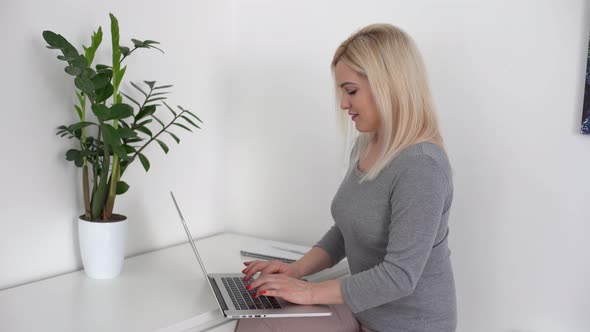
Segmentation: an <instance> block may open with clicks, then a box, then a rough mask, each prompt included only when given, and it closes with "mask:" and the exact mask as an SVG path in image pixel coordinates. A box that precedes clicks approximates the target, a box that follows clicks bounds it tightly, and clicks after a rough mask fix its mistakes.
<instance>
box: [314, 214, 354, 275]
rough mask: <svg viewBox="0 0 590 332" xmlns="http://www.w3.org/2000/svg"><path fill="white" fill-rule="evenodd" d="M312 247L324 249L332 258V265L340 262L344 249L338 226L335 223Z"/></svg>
mask: <svg viewBox="0 0 590 332" xmlns="http://www.w3.org/2000/svg"><path fill="white" fill-rule="evenodd" d="M314 247H320V248H322V249H324V250H325V251H326V252H327V253H328V254H329V255H330V258H332V265H336V264H337V263H338V262H340V261H341V260H342V259H343V258H344V256H345V255H346V254H345V251H344V238H343V237H342V232H341V231H340V228H338V226H336V225H335V224H334V225H333V226H332V228H330V230H328V232H327V233H326V234H325V235H324V237H322V239H321V240H320V241H319V242H318V243H316V244H315V245H314Z"/></svg>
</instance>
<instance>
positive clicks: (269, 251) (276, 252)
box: [240, 239, 349, 282]
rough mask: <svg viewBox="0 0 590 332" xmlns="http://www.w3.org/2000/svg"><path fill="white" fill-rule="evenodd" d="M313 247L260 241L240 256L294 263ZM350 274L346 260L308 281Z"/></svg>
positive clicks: (243, 251)
mask: <svg viewBox="0 0 590 332" xmlns="http://www.w3.org/2000/svg"><path fill="white" fill-rule="evenodd" d="M310 250H311V247H307V246H300V245H296V244H292V243H286V242H278V241H271V240H262V239H261V240H260V242H259V243H258V244H256V245H255V246H252V247H246V248H243V249H241V250H240V254H241V255H242V256H246V257H252V258H255V259H261V260H278V261H281V262H285V263H293V262H295V261H296V260H298V259H299V258H301V257H303V255H305V254H306V253H307V252H308V251H310ZM347 274H349V269H348V262H347V261H346V259H344V260H342V261H340V262H339V263H338V264H336V265H334V266H333V267H331V268H329V269H325V270H323V271H320V272H317V273H314V274H311V275H309V276H306V277H305V278H304V279H305V280H308V281H313V282H317V281H323V280H329V279H337V278H340V277H343V276H345V275H347Z"/></svg>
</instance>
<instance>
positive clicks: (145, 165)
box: [137, 153, 150, 172]
mask: <svg viewBox="0 0 590 332" xmlns="http://www.w3.org/2000/svg"><path fill="white" fill-rule="evenodd" d="M137 155H138V156H139V161H141V164H142V165H143V168H144V169H145V171H146V172H147V171H149V169H150V161H149V160H148V159H147V158H146V156H144V155H143V154H141V153H138V154H137Z"/></svg>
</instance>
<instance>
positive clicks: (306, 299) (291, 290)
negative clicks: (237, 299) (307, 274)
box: [246, 274, 314, 304]
mask: <svg viewBox="0 0 590 332" xmlns="http://www.w3.org/2000/svg"><path fill="white" fill-rule="evenodd" d="M246 289H248V290H253V289H256V293H254V297H256V296H260V295H264V296H277V297H280V298H282V299H284V300H286V301H289V302H291V303H297V304H314V303H313V284H312V283H310V282H307V281H303V280H301V279H297V278H293V277H290V276H288V275H287V274H263V275H261V276H260V277H259V278H257V279H256V280H254V281H252V282H251V283H250V284H249V285H248V286H247V287H246Z"/></svg>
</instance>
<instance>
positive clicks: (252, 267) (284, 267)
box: [242, 261, 301, 281]
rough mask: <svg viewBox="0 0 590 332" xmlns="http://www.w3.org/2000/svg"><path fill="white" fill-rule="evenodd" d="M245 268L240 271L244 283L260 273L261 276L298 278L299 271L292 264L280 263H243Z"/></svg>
mask: <svg viewBox="0 0 590 332" xmlns="http://www.w3.org/2000/svg"><path fill="white" fill-rule="evenodd" d="M244 265H246V268H245V269H244V270H242V273H244V274H246V275H245V276H244V281H246V280H250V278H252V276H253V275H255V274H256V273H258V272H260V274H261V276H263V275H266V274H284V275H286V276H289V277H293V278H300V277H301V275H299V271H298V270H297V267H296V266H295V265H294V264H287V263H283V262H280V261H250V262H244Z"/></svg>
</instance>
